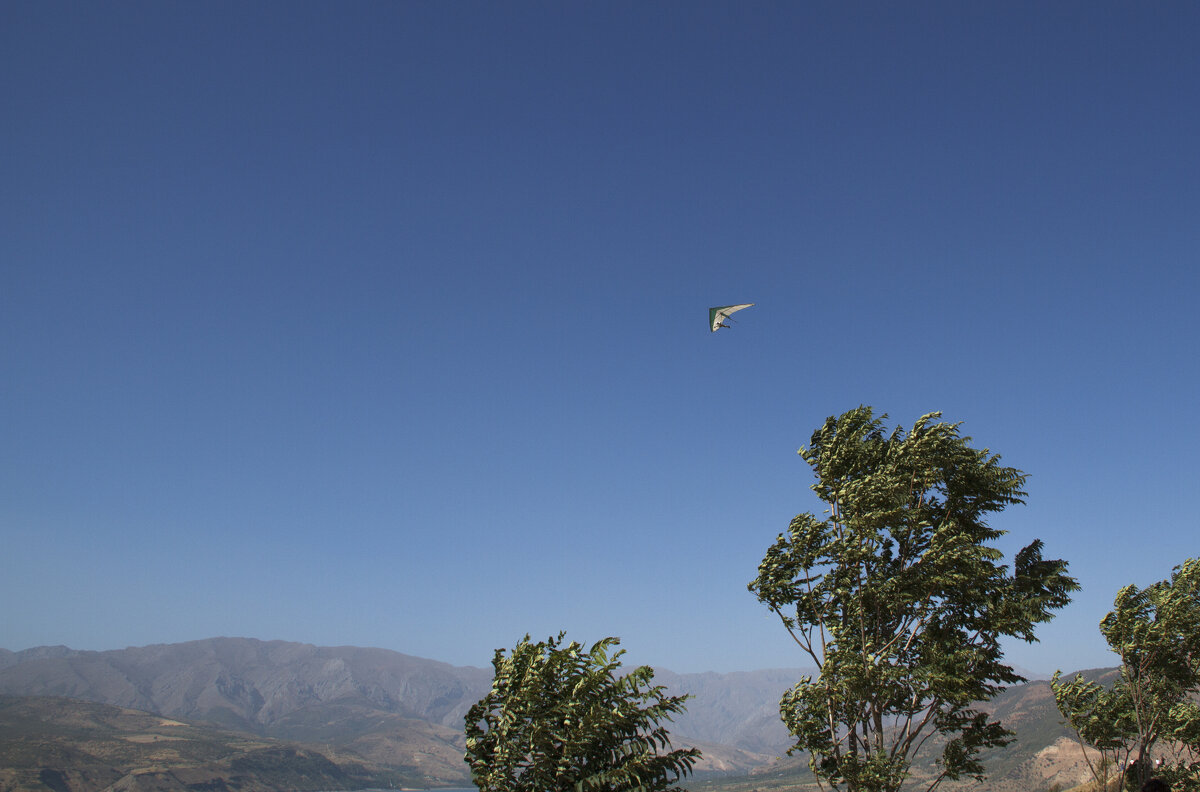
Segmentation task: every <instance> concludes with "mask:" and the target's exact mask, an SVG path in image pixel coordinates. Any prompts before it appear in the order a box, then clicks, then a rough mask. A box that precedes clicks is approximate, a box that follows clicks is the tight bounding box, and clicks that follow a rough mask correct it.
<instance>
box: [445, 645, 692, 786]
mask: <svg viewBox="0 0 1200 792" xmlns="http://www.w3.org/2000/svg"><path fill="white" fill-rule="evenodd" d="M563 635H564V634H563V633H559V634H558V637H557V638H550V639H549V640H547V641H542V642H538V643H531V642H530V640H529V636H528V635H526V636H525V638H524V639H523V640H521V642H520V643H518V644H517V645H516V647H515V648H514V649H513V650H512V653H511V654H509V655H507V656H506V655H505V654H504V651H503V650H501V649H498V650H496V655H495V657H494V659H493V660H492V667H493V668H494V669H495V672H496V673H495V678H494V679H493V681H492V689H491V692H489V693H488V694H487V695H486V696H484V697H483V698H482V699H481V700H480V701H478V702H477V703H476V704H475V705H474V706H472V707H471V709H470V711H469V712H468V713H467V716H466V734H467V753H466V760H467V762H468V764H470V766H471V778H472V780H473V781H474V783H475V785H476V786H477V787H479V789H480V790H481V791H482V792H566V791H567V790H573V792H593V791H594V792H633V791H634V790H638V792H659V790H663V789H666V788H667V787H668V786H670V785H671V784H672V783H674V782H675V781H677V780H678V779H680V778H682V777H683V776H685V775H687V774H688V773H690V772H691V768H692V765H693V764H694V763H695V762H696V760H697V759H698V758H699V757H700V752H699V751H698V750H696V749H694V748H688V749H678V750H673V751H668V750H667V749H669V748H670V744H671V743H670V739H669V737H668V734H667V729H666V727H665V726H663V725H662V722H663V721H670V720H671V716H672V715H673V714H675V713H678V712H682V711H683V710H684V709H685V707H684V701H685V700H686V698H687V697H686V696H668V695H666V693H665V688H664V687H662V686H661V685H652V684H651V680H652V679H653V677H654V670H653V669H652V668H650V667H649V666H640V667H638V668H635V669H634V670H633V671H630V672H629V673H628V674H624V675H619V674H618V670H619V669H620V667H621V663H620V658H621V655H623V654H624V651H623V650H620V651H617V652H616V653H614V654H612V655H611V656H610V654H609V651H610V649H612V648H613V647H615V646H616V645H618V644H619V643H620V642H619V640H618V639H616V638H605V639H604V640H602V641H599V642H597V643H596V644H595V645H593V646H592V648H591V650H590V651H585V650H584V648H583V646H582V645H581V644H578V643H574V642H572V643H570V644H568V645H566V646H562V642H563ZM663 752H665V753H663Z"/></svg>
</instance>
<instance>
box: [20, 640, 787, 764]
mask: <svg viewBox="0 0 1200 792" xmlns="http://www.w3.org/2000/svg"><path fill="white" fill-rule="evenodd" d="M799 673H800V672H798V671H781V670H776V671H763V672H739V673H735V674H713V673H709V674H675V673H673V672H670V671H661V672H658V673H657V674H656V677H655V681H656V682H658V683H660V684H664V685H667V686H668V688H669V689H671V691H672V692H675V693H692V694H695V697H694V698H692V699H690V700H689V702H688V712H687V713H685V714H683V715H682V716H680V717H679V718H678V719H677V720H676V721H675V723H674V724H673V725H672V727H671V733H672V736H673V738H674V741H675V743H676V744H677V745H685V744H686V745H697V746H700V747H702V748H703V749H704V750H705V759H704V761H703V763H702V765H701V766H700V767H699V768H698V769H699V770H701V771H702V772H703V771H709V772H749V771H750V770H751V769H752V768H754V767H757V766H761V765H762V764H764V763H766V762H769V761H770V760H771V759H772V758H773V757H774V756H775V755H777V754H778V753H779V752H780V751H781V750H782V749H783V748H784V747H786V731H785V730H784V728H783V725H782V723H780V722H779V715H778V712H777V709H776V705H775V703H774V702H775V701H777V700H778V696H779V692H780V691H781V690H782V689H783V688H784V687H786V686H787V684H791V682H787V683H786V684H784V681H785V680H791V681H794V680H795V678H796V677H797V676H798V675H799ZM491 679H492V670H491V669H490V668H489V669H483V668H475V667H470V666H451V665H449V664H446V663H441V662H438V661H435V660H427V659H424V658H419V657H413V656H410V655H405V654H401V653H399V652H393V651H390V650H386V649H364V648H359V647H318V646H313V645H310V644H300V643H291V642H286V641H259V640H257V639H250V638H211V639H205V640H200V641H189V642H186V643H179V644H156V645H151V646H144V647H131V648H128V649H117V650H109V651H103V652H95V651H78V650H72V649H68V648H67V647H37V648H34V649H28V650H25V651H22V652H8V651H5V652H4V653H3V655H0V693H3V694H9V695H22V696H63V697H69V698H76V699H82V700H86V701H95V702H100V703H105V704H112V705H115V706H119V707H126V708H129V709H135V710H144V711H146V712H154V713H159V714H162V715H165V716H169V717H174V718H187V719H193V720H203V721H207V722H211V723H214V724H219V725H220V726H223V727H225V728H231V729H237V730H244V731H250V732H253V733H257V734H262V735H265V736H270V737H274V738H279V739H288V740H298V741H304V742H308V743H316V744H331V745H338V746H341V747H344V748H347V749H350V750H354V751H356V752H358V753H360V754H362V755H363V756H364V757H366V758H367V759H370V760H372V761H376V762H380V763H384V764H390V765H397V764H402V765H404V766H406V767H413V768H420V769H421V770H422V772H424V773H426V774H427V775H429V776H430V777H433V778H439V779H443V780H445V781H447V782H453V783H462V782H464V781H465V780H466V778H467V776H466V766H465V764H464V763H463V762H462V754H463V748H464V741H463V734H462V726H463V717H464V716H465V715H466V712H467V710H468V709H469V708H470V706H471V705H472V704H474V703H475V702H476V701H478V700H479V698H480V697H482V696H483V695H484V694H485V693H486V692H487V691H488V689H489V688H490V686H491Z"/></svg>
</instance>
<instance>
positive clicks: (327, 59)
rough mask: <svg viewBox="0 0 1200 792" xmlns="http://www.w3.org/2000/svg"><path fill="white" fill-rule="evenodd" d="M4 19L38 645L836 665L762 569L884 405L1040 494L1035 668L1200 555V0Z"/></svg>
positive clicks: (46, 12) (722, 665) (54, 7)
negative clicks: (959, 435)
mask: <svg viewBox="0 0 1200 792" xmlns="http://www.w3.org/2000/svg"><path fill="white" fill-rule="evenodd" d="M0 18H2V22H0V114H2V115H0V117H2V124H0V278H2V279H0V333H2V337H0V443H2V444H3V453H0V540H2V546H0V548H2V549H0V602H2V603H3V604H2V605H0V646H2V647H4V648H8V649H13V650H18V649H24V648H28V647H32V646H38V645H43V644H66V645H68V646H71V647H74V648H78V649H114V648H122V647H125V646H134V645H143V644H150V643H168V642H175V641H184V640H191V639H197V638H206V637H212V636H217V635H233V636H248V637H256V638H263V639H276V638H278V639H285V640H294V641H304V642H310V643H315V644H322V645H344V644H352V645H360V646H380V647H386V648H391V649H396V650H399V651H403V652H406V653H409V654H415V655H420V656H424V657H431V658H436V659H439V660H445V661H447V662H451V663H454V664H459V665H477V666H486V665H487V664H488V662H489V661H490V659H491V653H492V651H493V649H495V648H497V647H502V646H505V647H506V646H511V645H512V644H513V643H515V642H516V641H517V640H518V639H519V638H520V637H521V636H522V635H524V634H525V633H526V632H529V633H532V634H533V635H534V636H535V637H545V636H547V635H549V634H551V633H555V632H557V631H558V630H560V629H565V630H566V631H567V633H568V636H569V637H572V638H577V639H580V640H586V641H591V640H595V639H598V638H600V637H603V636H606V635H617V636H620V637H621V638H622V641H623V645H624V647H625V648H626V649H627V650H628V652H629V654H628V656H627V657H628V660H629V661H631V662H647V663H652V664H655V665H659V666H663V667H666V668H671V669H674V670H676V671H681V672H690V671H704V670H716V671H731V670H750V669H757V668H766V667H779V666H796V665H801V664H802V663H803V660H804V659H803V658H802V657H801V656H800V655H799V654H798V653H797V652H796V650H795V647H794V645H792V644H791V643H790V641H789V639H788V638H787V636H786V634H785V633H784V632H783V630H782V628H780V627H779V625H778V624H777V623H775V622H773V621H772V617H770V616H769V614H768V613H767V612H766V610H765V609H764V608H762V607H761V606H760V605H758V604H757V602H756V601H755V600H754V598H753V596H752V595H751V594H749V593H748V592H747V591H746V584H747V582H749V581H750V580H751V579H752V578H753V577H754V575H755V571H756V567H757V565H758V562H759V561H760V560H761V558H762V556H763V553H764V552H765V551H766V549H767V547H768V546H769V544H770V543H771V541H772V540H773V539H774V537H775V536H776V534H777V533H779V532H780V531H782V530H784V529H785V528H786V526H787V524H788V521H789V520H790V519H791V517H792V516H793V515H794V514H796V513H798V512H802V511H810V510H811V511H816V512H819V511H820V510H821V504H820V503H819V502H817V501H816V500H815V496H813V495H812V493H811V492H810V491H809V490H808V486H809V484H810V483H811V482H812V479H811V473H810V471H809V469H808V467H807V466H806V465H805V464H804V463H803V462H802V460H800V458H799V457H798V456H796V450H797V449H798V448H799V447H800V446H802V445H804V444H806V443H807V442H808V438H809V435H810V434H811V433H812V431H813V430H814V429H815V428H816V427H817V426H819V425H820V423H821V422H822V421H823V420H824V419H825V417H826V416H828V415H831V414H835V413H840V412H843V411H844V410H847V409H850V408H852V407H855V406H857V405H859V404H862V403H865V404H870V405H873V406H874V407H875V408H876V409H877V410H878V411H881V412H887V413H888V414H889V415H890V416H891V422H892V423H903V424H906V425H911V423H912V422H913V420H915V419H916V418H917V417H918V416H919V415H921V414H922V413H925V412H931V411H935V410H940V411H942V412H943V413H944V414H945V416H946V417H947V418H949V419H953V420H960V421H963V422H964V427H963V431H964V432H965V433H966V434H969V435H971V436H972V437H974V438H975V440H976V442H977V444H978V445H980V446H986V447H989V448H991V449H993V450H994V451H997V452H999V453H1000V454H1001V455H1002V456H1003V459H1004V461H1005V463H1007V464H1010V465H1014V466H1016V467H1018V468H1021V469H1022V470H1025V471H1027V472H1028V473H1029V474H1030V476H1031V478H1030V481H1029V485H1028V490H1029V498H1028V504H1027V505H1025V506H1020V507H1014V508H1012V509H1010V510H1009V511H1007V512H1005V513H1004V514H1003V515H1002V516H1001V517H1000V518H999V519H997V520H996V521H995V523H994V524H996V525H997V526H998V527H1002V528H1004V529H1006V530H1008V531H1009V532H1010V533H1009V534H1008V535H1007V536H1006V537H1005V539H1004V542H1003V548H1004V549H1005V550H1006V551H1007V552H1008V553H1009V554H1010V558H1011V553H1012V552H1014V551H1015V549H1017V548H1018V547H1020V546H1023V545H1025V544H1027V543H1028V542H1029V541H1032V540H1033V539H1034V538H1041V539H1043V540H1044V541H1045V543H1046V553H1047V555H1048V556H1050V557H1062V558H1067V559H1069V561H1070V567H1071V571H1072V573H1073V574H1075V575H1076V576H1077V577H1078V578H1079V581H1080V583H1081V584H1082V586H1083V589H1082V591H1081V592H1079V594H1078V595H1077V597H1076V600H1075V602H1074V603H1073V604H1072V605H1071V606H1070V607H1069V608H1067V609H1065V610H1064V611H1062V612H1061V613H1060V615H1059V616H1058V618H1057V619H1056V620H1055V621H1054V622H1052V623H1051V624H1050V625H1047V626H1046V627H1045V628H1044V629H1042V631H1041V633H1040V635H1041V637H1042V642H1041V643H1040V644H1037V645H1034V646H1026V645H1024V644H1020V643H1017V644H1015V645H1012V646H1011V648H1010V653H1009V658H1010V660H1012V661H1013V662H1015V663H1017V664H1019V665H1022V666H1025V667H1027V668H1030V669H1033V670H1037V671H1053V670H1054V669H1055V668H1060V667H1061V668H1064V670H1070V669H1074V668H1079V667H1089V666H1099V665H1111V664H1113V662H1114V658H1113V656H1112V655H1110V654H1108V652H1107V650H1106V648H1105V646H1104V644H1103V641H1102V639H1101V637H1100V635H1099V632H1098V630H1097V629H1096V626H1097V623H1098V621H1099V619H1100V618H1101V617H1102V616H1103V615H1104V613H1106V612H1107V610H1108V609H1109V608H1110V607H1111V604H1112V599H1113V595H1114V594H1115V593H1116V591H1117V589H1118V588H1120V587H1121V586H1123V585H1125V584H1127V583H1138V584H1139V585H1145V584H1147V583H1150V582H1153V581H1154V580H1159V579H1162V578H1164V577H1166V576H1167V575H1169V574H1170V571H1171V568H1172V566H1174V565H1175V564H1178V563H1179V562H1181V561H1182V560H1183V559H1184V558H1187V557H1189V556H1196V555H1200V540H1198V538H1197V518H1196V516H1195V513H1196V507H1195V500H1196V497H1197V493H1198V492H1200V487H1198V483H1197V481H1198V476H1197V474H1198V472H1200V463H1198V462H1197V454H1196V449H1197V446H1198V441H1200V418H1198V416H1197V405H1198V404H1200V365H1198V363H1197V338H1198V331H1200V319H1198V318H1197V317H1198V314H1200V312H1198V311H1197V309H1196V306H1195V302H1196V298H1197V295H1198V294H1200V275H1198V273H1197V264H1198V252H1200V46H1197V41H1200V6H1198V5H1196V4H1192V3H1182V2H1181V3H1171V2H1164V3H1154V4H1131V3H1108V2H1092V1H1091V0H1088V1H1087V2H1056V3H1045V2H1031V3H1016V2H996V3H974V2H972V3H963V2H946V3H902V4H898V3H891V2H888V3H841V2H830V3H783V2H750V3H742V2H739V3H733V2H729V3H710V2H641V1H640V0H639V1H638V2H595V3H592V2H589V3H577V2H568V3H559V2H544V3H530V2H503V3H491V2H487V3H483V2H478V3H477V2H386V3H384V2H356V3H333V2H330V3H302V2H291V1H289V2H249V3H247V2H227V3H223V2H203V3H187V2H147V3H135V2H112V3H103V4H97V3H56V2H44V1H43V0H37V1H36V2H31V1H25V0H20V1H14V0H9V1H8V2H5V3H4V4H3V7H2V9H0ZM738 302H754V303H757V305H756V306H755V307H754V308H751V309H749V310H747V311H744V312H742V313H740V314H738V315H737V316H736V317H735V318H736V319H737V323H736V324H735V326H734V327H733V328H732V329H730V330H722V331H720V332H718V333H715V334H713V333H710V332H709V331H708V328H707V325H706V323H707V309H708V308H709V306H711V305H721V304H728V303H738Z"/></svg>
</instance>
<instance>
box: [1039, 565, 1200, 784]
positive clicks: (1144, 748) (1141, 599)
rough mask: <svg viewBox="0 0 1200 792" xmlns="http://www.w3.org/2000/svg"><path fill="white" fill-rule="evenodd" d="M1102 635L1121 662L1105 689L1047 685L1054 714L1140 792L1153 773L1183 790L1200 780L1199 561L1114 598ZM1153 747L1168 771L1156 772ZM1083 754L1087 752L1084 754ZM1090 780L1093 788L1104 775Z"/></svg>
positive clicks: (1075, 682) (1078, 679)
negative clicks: (1055, 706) (1198, 700)
mask: <svg viewBox="0 0 1200 792" xmlns="http://www.w3.org/2000/svg"><path fill="white" fill-rule="evenodd" d="M1113 606H1114V607H1113V610H1112V611H1111V612H1109V614H1108V615H1107V616H1105V617H1104V618H1103V619H1102V620H1101V621H1100V632H1101V633H1102V634H1103V635H1104V638H1105V640H1107V641H1108V645H1109V646H1110V647H1111V648H1112V650H1113V651H1114V652H1116V653H1117V655H1119V656H1120V658H1121V667H1120V668H1119V669H1118V672H1117V679H1116V680H1115V681H1114V682H1113V684H1112V685H1111V686H1110V687H1105V686H1104V685H1101V684H1100V683H1099V682H1096V681H1088V680H1086V679H1084V677H1083V676H1082V675H1081V674H1076V675H1075V677H1074V678H1073V679H1071V680H1070V681H1066V682H1064V681H1063V680H1062V679H1061V672H1055V674H1054V678H1053V679H1052V680H1051V683H1050V685H1051V688H1052V689H1053V690H1054V699H1055V702H1056V703H1057V704H1058V709H1059V711H1060V712H1061V713H1062V714H1063V716H1064V717H1065V718H1066V719H1067V721H1068V722H1069V723H1070V724H1071V728H1073V729H1074V730H1075V733H1076V734H1077V735H1078V737H1079V739H1080V742H1082V743H1086V744H1087V745H1090V746H1092V747H1093V748H1095V749H1096V750H1098V751H1100V753H1101V758H1102V760H1104V759H1108V760H1110V761H1112V762H1113V763H1115V764H1117V765H1118V766H1119V767H1126V766H1128V767H1130V768H1131V769H1132V772H1129V773H1127V774H1126V776H1127V777H1126V779H1125V780H1126V783H1127V785H1128V786H1129V787H1131V788H1133V789H1137V788H1138V787H1139V786H1140V785H1141V784H1142V783H1144V782H1145V781H1146V779H1147V778H1148V777H1149V776H1150V775H1151V773H1152V772H1154V773H1155V774H1159V775H1163V776H1166V777H1168V778H1170V779H1171V780H1173V781H1174V782H1176V783H1177V784H1179V785H1181V786H1182V787H1183V788H1187V789H1190V788H1192V785H1194V784H1196V783H1198V782H1200V707H1197V705H1196V701H1195V698H1194V697H1195V694H1197V693H1200V559H1188V560H1187V561H1185V562H1184V563H1183V564H1182V565H1180V566H1177V567H1175V569H1174V570H1173V572H1172V574H1171V577H1170V579H1169V580H1161V581H1159V582H1157V583H1154V584H1151V585H1150V586H1147V587H1146V588H1145V589H1139V588H1138V587H1137V586H1126V587H1125V588H1123V589H1121V590H1120V591H1119V592H1117V597H1116V600H1115V601H1114V603H1113ZM1156 748H1158V749H1159V750H1158V753H1159V756H1158V757H1156V758H1165V759H1166V760H1167V763H1166V764H1167V766H1166V769H1165V770H1162V771H1154V769H1153V764H1152V762H1151V758H1152V754H1153V753H1154V752H1155V749H1156ZM1085 755H1086V754H1085ZM1092 774H1093V775H1094V776H1095V778H1096V780H1097V782H1098V783H1101V784H1104V783H1106V782H1107V778H1106V776H1107V773H1101V772H1098V770H1097V768H1096V767H1095V766H1093V768H1092Z"/></svg>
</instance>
